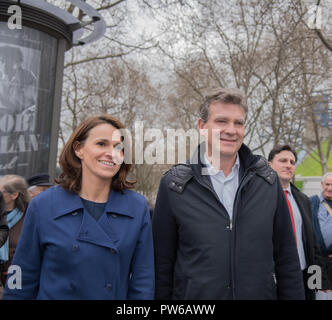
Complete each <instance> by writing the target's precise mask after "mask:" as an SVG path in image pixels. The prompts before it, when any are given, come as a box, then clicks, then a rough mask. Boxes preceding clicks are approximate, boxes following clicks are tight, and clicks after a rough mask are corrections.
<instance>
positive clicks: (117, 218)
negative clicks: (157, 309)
mask: <svg viewBox="0 0 332 320" xmlns="http://www.w3.org/2000/svg"><path fill="white" fill-rule="evenodd" d="M124 150H126V152H124ZM124 155H126V157H127V155H130V146H129V145H128V139H127V138H126V135H125V133H124V126H123V125H122V123H121V122H120V121H119V120H118V119H116V118H114V117H112V116H110V115H102V116H95V117H91V118H89V119H87V120H86V121H84V122H83V123H82V124H81V125H80V126H79V127H78V128H77V129H76V130H75V132H74V133H73V134H72V136H71V137H70V139H69V141H68V142H67V144H66V145H65V147H64V149H63V151H62V153H61V155H60V161H59V162H60V166H61V169H62V173H61V175H60V177H59V180H58V181H57V182H58V184H59V185H58V186H55V187H53V188H50V189H48V190H46V191H44V192H42V193H41V194H40V195H38V196H37V197H35V198H34V199H33V200H32V201H31V203H30V205H29V207H28V210H27V213H26V218H25V221H24V225H23V231H22V234H21V237H20V240H19V243H18V247H17V250H16V253H15V256H14V259H13V263H12V264H13V265H16V266H18V267H19V269H17V267H16V266H15V267H14V270H15V271H16V270H20V271H21V278H22V279H21V280H22V281H21V283H20V281H17V280H20V279H17V276H18V275H19V273H16V274H13V275H12V277H15V281H13V280H11V275H10V274H9V275H8V279H7V284H6V289H5V294H4V299H103V300H105V299H121V300H122V299H153V296H154V261H153V244H152V232H151V225H150V216H149V208H148V205H147V202H146V200H145V198H144V197H143V196H141V195H139V194H137V193H136V192H134V191H131V190H129V189H130V188H132V187H133V186H134V182H129V181H127V179H126V178H127V175H128V172H129V169H130V167H131V165H130V164H129V163H128V161H126V159H124V158H125V156H124Z"/></svg>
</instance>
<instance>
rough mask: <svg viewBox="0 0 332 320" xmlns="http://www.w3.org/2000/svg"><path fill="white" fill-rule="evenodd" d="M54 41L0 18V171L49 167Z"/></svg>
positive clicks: (28, 172)
mask: <svg viewBox="0 0 332 320" xmlns="http://www.w3.org/2000/svg"><path fill="white" fill-rule="evenodd" d="M56 46H57V41H56V39H55V38H53V37H51V36H49V35H47V34H45V33H42V32H40V31H38V30H34V29H31V28H27V27H25V28H23V29H22V30H10V29H9V28H8V26H7V24H6V23H5V22H0V175H4V174H11V173H13V174H19V175H22V176H25V177H28V176H29V175H33V174H35V173H36V172H47V171H48V160H49V159H48V157H49V147H50V139H51V137H50V134H51V124H52V119H51V117H52V108H53V98H54V79H55V67H56V51H57V48H56Z"/></svg>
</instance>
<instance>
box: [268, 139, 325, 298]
mask: <svg viewBox="0 0 332 320" xmlns="http://www.w3.org/2000/svg"><path fill="white" fill-rule="evenodd" d="M268 161H269V164H270V166H271V167H272V169H273V170H275V171H276V172H277V174H278V176H279V179H280V182H281V186H282V188H283V189H284V192H285V193H287V200H288V201H289V206H290V215H291V219H292V223H293V230H294V234H295V238H296V243H297V251H298V254H299V258H300V265H301V269H302V272H303V280H304V287H305V292H306V299H307V300H315V290H314V289H313V288H309V287H308V277H309V276H310V274H308V268H309V267H310V266H313V265H318V266H320V267H321V270H322V279H321V280H324V281H323V284H324V286H325V289H328V287H327V286H328V280H327V275H326V270H325V267H324V265H323V263H322V257H321V252H320V249H319V247H318V244H317V239H316V236H315V231H314V229H313V225H312V212H311V205H310V200H309V198H308V197H307V196H306V195H305V194H304V193H302V192H301V191H300V190H298V189H297V188H296V187H295V186H294V184H292V183H291V180H292V179H293V177H294V175H295V169H296V161H297V154H296V152H295V150H294V149H293V148H292V147H291V146H289V145H278V146H275V147H274V148H273V149H272V150H271V151H270V153H269V156H268ZM320 289H322V288H320Z"/></svg>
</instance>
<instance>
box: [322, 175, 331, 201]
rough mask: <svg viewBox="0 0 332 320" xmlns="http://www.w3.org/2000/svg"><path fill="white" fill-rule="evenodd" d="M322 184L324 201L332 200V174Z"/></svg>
mask: <svg viewBox="0 0 332 320" xmlns="http://www.w3.org/2000/svg"><path fill="white" fill-rule="evenodd" d="M321 184H322V188H323V197H324V199H326V200H332V174H330V175H328V176H327V177H326V178H325V179H324V181H322V182H321Z"/></svg>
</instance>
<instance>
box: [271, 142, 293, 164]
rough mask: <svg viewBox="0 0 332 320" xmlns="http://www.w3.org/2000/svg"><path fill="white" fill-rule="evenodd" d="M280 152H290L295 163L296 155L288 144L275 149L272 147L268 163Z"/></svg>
mask: <svg viewBox="0 0 332 320" xmlns="http://www.w3.org/2000/svg"><path fill="white" fill-rule="evenodd" d="M281 151H290V152H291V153H293V155H294V157H295V161H297V153H296V151H295V150H294V149H293V148H292V147H291V146H290V145H289V144H284V145H276V146H275V147H273V149H272V150H271V151H270V153H269V157H268V161H272V160H273V159H274V157H275V156H276V155H277V154H279V153H280V152H281Z"/></svg>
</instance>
